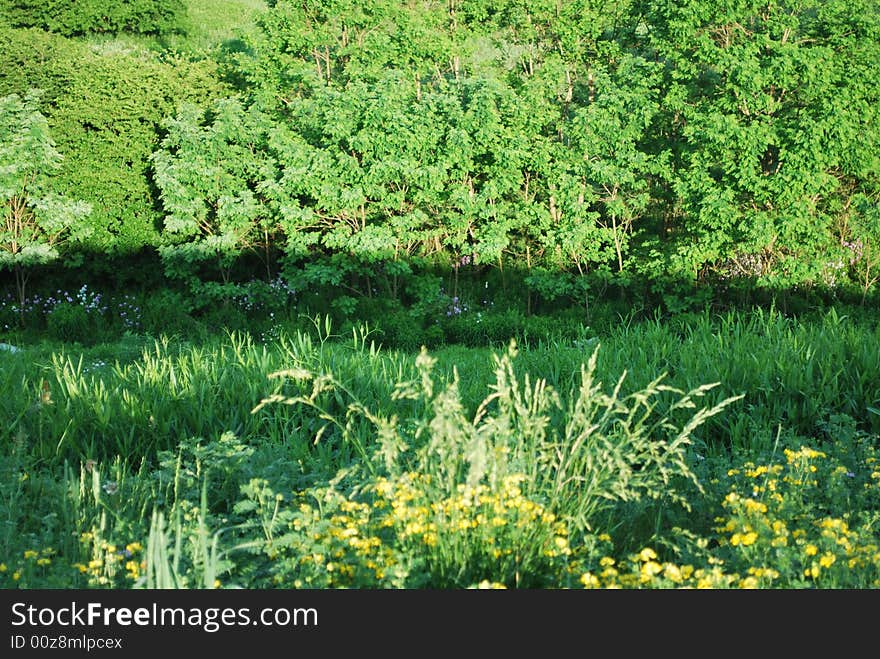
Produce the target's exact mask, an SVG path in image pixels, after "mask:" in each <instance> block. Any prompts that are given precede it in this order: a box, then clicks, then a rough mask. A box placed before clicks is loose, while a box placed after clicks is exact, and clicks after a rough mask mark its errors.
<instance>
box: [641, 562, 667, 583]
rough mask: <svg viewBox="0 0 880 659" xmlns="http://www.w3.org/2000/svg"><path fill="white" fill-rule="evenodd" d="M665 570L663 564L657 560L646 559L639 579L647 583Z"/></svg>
mask: <svg viewBox="0 0 880 659" xmlns="http://www.w3.org/2000/svg"><path fill="white" fill-rule="evenodd" d="M662 571H663V566H662V565H660V563H657V562H656V561H645V563H644V564H643V565H642V569H641V574H640V575H639V581H641V582H642V583H647V582H648V581H651V579H653V578H654V577H655V576H656V575H658V574H660V573H661V572H662Z"/></svg>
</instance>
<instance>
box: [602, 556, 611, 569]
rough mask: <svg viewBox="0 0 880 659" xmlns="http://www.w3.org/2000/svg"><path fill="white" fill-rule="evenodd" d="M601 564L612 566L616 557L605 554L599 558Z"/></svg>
mask: <svg viewBox="0 0 880 659" xmlns="http://www.w3.org/2000/svg"><path fill="white" fill-rule="evenodd" d="M599 565H601V566H602V567H611V566H612V565H614V559H613V558H611V557H610V556H603V557H602V558H600V559H599Z"/></svg>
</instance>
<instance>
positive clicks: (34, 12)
mask: <svg viewBox="0 0 880 659" xmlns="http://www.w3.org/2000/svg"><path fill="white" fill-rule="evenodd" d="M0 14H2V15H4V16H5V17H6V18H7V20H8V21H9V23H10V25H12V26H14V27H36V28H40V29H43V30H48V31H49V32H57V33H58V34H63V35H64V36H68V37H69V36H82V35H87V34H118V33H120V32H129V33H132V34H155V35H165V34H170V33H173V32H179V31H181V30H182V29H183V27H184V24H185V20H184V19H185V17H186V4H185V3H184V2H182V0H125V2H119V1H113V0H2V1H0Z"/></svg>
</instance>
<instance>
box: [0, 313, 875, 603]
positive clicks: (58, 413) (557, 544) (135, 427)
mask: <svg viewBox="0 0 880 659" xmlns="http://www.w3.org/2000/svg"><path fill="white" fill-rule="evenodd" d="M273 336H277V339H271V340H268V339H267V340H266V341H265V342H263V341H261V340H259V339H257V338H254V337H251V336H250V335H248V334H246V333H240V332H239V333H231V334H226V335H218V336H214V337H212V338H208V339H206V340H204V341H199V342H197V343H189V342H187V341H183V340H180V339H179V338H175V337H160V338H157V339H153V338H147V337H143V336H135V335H128V336H127V337H125V338H124V340H122V341H120V342H117V343H113V344H105V345H97V346H92V347H88V348H84V347H81V346H78V345H76V344H61V343H57V342H56V343H52V342H33V343H31V344H24V343H23V344H22V345H21V350H19V351H18V352H10V351H3V352H0V414H3V416H4V418H6V419H8V420H9V421H8V422H7V423H6V424H4V425H3V427H2V428H0V433H2V435H0V442H2V446H4V447H5V449H4V453H3V455H2V458H0V469H2V471H3V478H2V481H0V482H2V485H0V493H2V501H3V504H2V506H3V507H2V510H0V524H2V527H0V528H2V532H0V568H3V569H0V580H4V579H5V584H6V585H7V586H9V587H12V586H19V587H76V586H79V587H118V588H122V587H153V586H171V587H212V586H214V585H220V586H226V585H229V586H243V587H253V588H272V587H298V586H302V587H322V588H323V587H328V588H329V587H341V586H347V587H352V586H353V587H382V588H388V587H447V588H458V587H470V586H480V585H482V586H484V587H485V586H505V587H560V586H562V587H569V586H572V587H581V586H588V587H594V586H598V587H618V586H620V587H639V588H649V587H660V588H666V587H679V586H712V587H735V586H741V587H797V588H806V587H829V588H847V587H876V586H877V585H880V582H878V575H880V550H878V549H877V547H878V545H880V541H878V540H880V539H878V531H877V528H878V526H877V522H878V521H880V519H878V513H877V510H880V506H878V504H880V501H878V497H880V468H878V463H877V458H878V456H877V450H878V442H877V440H878V432H880V415H878V414H877V413H876V412H875V411H873V410H876V409H877V407H878V403H880V380H878V378H877V376H876V365H877V364H878V363H880V341H878V339H880V330H878V327H877V325H876V323H875V322H874V321H873V320H872V319H871V318H870V317H869V316H867V315H866V316H864V317H858V316H853V317H846V316H843V315H840V314H838V312H836V311H834V310H830V311H828V312H826V313H825V314H824V315H822V316H819V317H816V318H814V319H812V320H810V321H796V320H793V319H791V318H787V317H785V316H783V315H781V314H778V313H775V312H764V311H756V312H751V313H739V314H735V313H730V314H726V315H723V316H712V315H709V314H697V315H692V316H689V317H680V318H676V319H672V320H667V321H662V320H660V319H659V318H658V319H655V320H650V321H646V322H642V323H623V324H621V325H620V326H618V327H612V328H610V329H609V330H608V331H607V332H604V333H603V335H601V336H599V335H595V334H594V333H592V332H590V331H589V328H583V331H581V332H579V337H580V338H578V339H575V340H562V339H549V338H548V339H541V340H537V341H535V342H534V343H533V344H532V345H530V346H528V347H525V346H524V347H522V348H520V349H518V350H516V351H514V352H509V351H508V350H506V349H503V348H500V347H498V346H496V347H495V348H491V349H490V348H464V347H461V346H445V347H442V348H438V349H436V350H434V351H431V352H430V353H428V352H422V353H421V354H416V353H412V352H406V351H395V350H391V349H386V348H384V347H383V346H381V345H379V344H378V343H376V342H375V339H376V338H377V337H376V336H375V335H373V334H371V333H370V331H369V330H367V329H364V328H361V329H358V328H355V329H353V330H352V331H351V334H346V335H343V336H337V335H336V334H335V333H334V330H333V328H332V326H331V325H330V323H329V321H324V320H322V319H319V318H316V319H315V322H314V326H313V327H312V329H311V331H304V330H295V331H294V330H290V331H287V330H284V329H283V328H280V329H278V330H277V331H276V332H274V333H273Z"/></svg>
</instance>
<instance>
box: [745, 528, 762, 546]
mask: <svg viewBox="0 0 880 659" xmlns="http://www.w3.org/2000/svg"><path fill="white" fill-rule="evenodd" d="M757 539H758V534H757V533H755V532H754V531H749V532H748V533H746V534H745V535H744V536H743V537H742V543H743V546H744V547H748V546H749V545H753V544H755V541H756V540H757Z"/></svg>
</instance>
